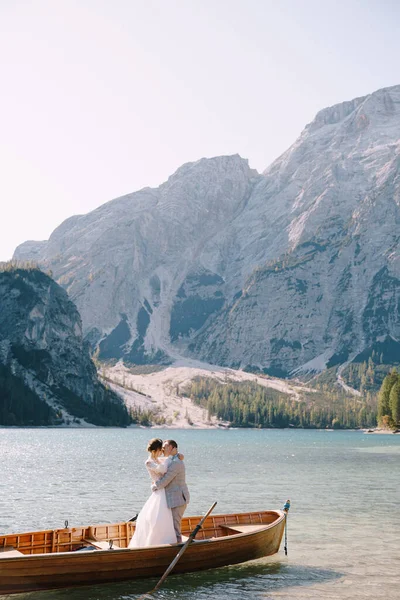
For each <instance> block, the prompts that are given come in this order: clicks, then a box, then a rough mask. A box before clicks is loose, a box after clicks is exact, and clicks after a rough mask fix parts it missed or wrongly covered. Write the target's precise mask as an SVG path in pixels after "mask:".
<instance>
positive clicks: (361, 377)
mask: <svg viewBox="0 0 400 600" xmlns="http://www.w3.org/2000/svg"><path fill="white" fill-rule="evenodd" d="M381 360H382V358H381V355H378V354H375V353H374V352H373V353H372V356H371V357H370V358H369V359H368V360H365V361H363V362H354V363H351V364H349V365H348V366H347V367H346V369H345V370H344V371H343V373H342V377H343V379H344V381H345V382H346V383H347V385H349V386H351V387H353V388H355V389H357V390H359V391H360V392H361V394H365V393H367V392H371V393H374V394H375V393H377V392H378V391H379V389H380V386H381V385H382V382H383V380H384V379H385V377H386V376H387V375H388V374H389V373H390V371H391V370H392V369H393V366H394V365H393V364H384V363H382V362H381Z"/></svg>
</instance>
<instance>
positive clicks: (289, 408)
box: [181, 377, 376, 429]
mask: <svg viewBox="0 0 400 600" xmlns="http://www.w3.org/2000/svg"><path fill="white" fill-rule="evenodd" d="M181 394H182V395H185V396H188V397H190V398H191V399H192V400H193V402H194V403H195V404H197V405H198V406H202V407H204V408H205V409H206V410H207V411H208V415H209V417H211V416H213V415H215V416H217V417H218V418H219V419H223V420H225V421H229V422H230V423H231V425H232V426H233V427H259V428H261V427H304V428H330V427H333V428H335V429H342V428H360V427H372V426H374V425H375V423H376V400H375V398H373V397H371V398H370V399H369V400H368V401H366V400H364V399H360V398H359V397H356V396H347V395H345V394H344V393H342V392H341V391H340V390H335V391H328V390H316V391H315V392H314V393H312V392H309V393H307V394H304V395H303V397H302V398H301V399H300V400H294V399H293V397H292V396H289V395H288V394H284V393H282V392H278V391H277V390H274V389H273V388H266V387H264V386H261V385H258V384H256V383H254V382H249V381H246V382H239V383H236V382H235V383H233V382H228V383H221V382H218V381H215V380H214V379H211V378H204V377H199V378H196V379H195V380H193V381H192V382H191V383H190V384H189V385H188V387H187V388H186V389H185V390H181Z"/></svg>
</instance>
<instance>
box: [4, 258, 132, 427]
mask: <svg viewBox="0 0 400 600" xmlns="http://www.w3.org/2000/svg"><path fill="white" fill-rule="evenodd" d="M0 307H1V311H0V424H3V425H4V424H5V425H17V424H18V425H29V424H32V425H36V424H43V425H47V424H62V423H63V422H65V421H67V420H71V417H72V418H74V417H75V423H77V422H80V421H81V419H83V420H84V421H86V422H90V423H94V424H98V425H111V424H112V425H126V424H128V422H129V417H128V414H127V411H126V409H125V406H124V405H123V403H122V402H121V400H120V399H119V397H118V396H116V395H115V394H114V393H113V392H111V391H110V390H107V389H106V388H105V387H104V386H103V385H102V384H101V383H100V382H99V381H98V378H97V372H96V368H95V366H94V364H93V362H92V360H91V358H90V355H89V348H88V344H87V343H85V342H84V341H83V337H82V323H81V318H80V316H79V313H78V311H77V309H76V306H75V305H74V304H73V302H72V301H71V300H70V299H69V298H68V295H67V293H66V292H65V290H63V289H62V288H61V287H60V286H59V285H58V284H57V283H55V282H54V281H53V280H52V279H51V278H50V277H49V276H47V275H46V274H45V273H43V272H42V271H40V270H38V269H35V268H29V269H24V268H18V267H13V266H10V265H7V264H6V265H5V266H3V267H2V268H1V269H0Z"/></svg>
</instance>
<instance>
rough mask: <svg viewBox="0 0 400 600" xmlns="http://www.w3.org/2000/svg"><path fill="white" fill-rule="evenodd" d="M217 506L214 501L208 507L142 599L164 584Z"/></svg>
mask: <svg viewBox="0 0 400 600" xmlns="http://www.w3.org/2000/svg"><path fill="white" fill-rule="evenodd" d="M216 506H217V503H216V502H214V504H213V505H212V506H211V508H209V509H208V511H207V512H206V514H205V515H204V517H203V518H202V519H201V521H200V523H199V524H198V525H196V527H195V528H194V529H193V531H192V533H191V534H190V535H189V537H188V539H187V540H186V542H185V543H184V545H183V546H182V548H181V549H180V550H179V552H178V554H177V555H176V556H175V558H174V560H173V561H172V563H171V564H170V565H169V567H168V569H167V570H166V571H165V573H164V575H163V576H162V577H161V579H160V581H159V582H158V583H157V585H156V586H155V588H153V589H152V590H151V591H150V592H147V594H144V596H140V598H139V600H142V599H143V598H147V597H148V595H149V594H154V592H156V591H157V590H158V588H159V587H161V586H162V584H163V583H164V581H165V580H166V579H167V577H168V575H169V574H170V573H171V571H172V569H173V568H174V566H175V565H176V563H177V562H178V560H179V559H180V557H181V556H182V554H183V553H184V552H185V551H186V549H187V547H188V546H189V544H190V543H191V542H193V540H194V538H195V537H196V535H197V534H198V533H199V531H200V529H201V527H202V525H203V523H204V521H205V520H206V519H207V517H208V515H209V514H210V513H211V512H212V511H213V510H214V508H215V507H216Z"/></svg>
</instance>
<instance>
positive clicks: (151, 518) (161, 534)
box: [128, 438, 183, 548]
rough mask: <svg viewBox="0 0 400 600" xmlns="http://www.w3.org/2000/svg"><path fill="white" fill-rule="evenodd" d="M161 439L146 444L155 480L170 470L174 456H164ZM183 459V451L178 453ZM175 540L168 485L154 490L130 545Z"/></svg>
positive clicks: (149, 463) (146, 463) (150, 472)
mask: <svg viewBox="0 0 400 600" xmlns="http://www.w3.org/2000/svg"><path fill="white" fill-rule="evenodd" d="M162 446H163V442H162V440H160V439H158V438H154V439H152V440H150V442H149V443H148V445H147V452H149V457H148V459H147V460H146V462H145V465H146V468H147V470H148V472H149V475H150V477H151V480H152V483H154V482H155V481H157V480H158V479H160V478H161V477H162V476H163V475H164V474H165V473H166V472H167V470H168V467H169V465H170V463H171V458H170V457H168V458H164V457H163V456H162V451H163V450H162ZM179 458H180V459H181V460H183V455H179ZM160 544H176V533H175V529H174V523H173V520H172V512H171V509H170V508H168V506H167V499H166V496H165V489H161V490H156V491H155V492H152V494H151V496H150V498H149V499H148V500H147V502H146V503H145V505H144V506H143V508H142V510H141V511H140V513H139V516H138V518H137V521H136V529H135V533H134V534H133V537H132V539H131V541H130V542H129V546H128V548H143V547H144V546H159V545H160Z"/></svg>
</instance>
